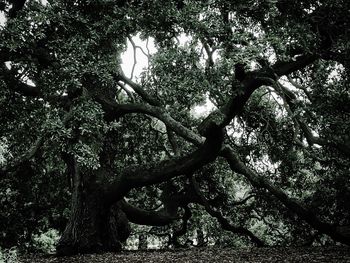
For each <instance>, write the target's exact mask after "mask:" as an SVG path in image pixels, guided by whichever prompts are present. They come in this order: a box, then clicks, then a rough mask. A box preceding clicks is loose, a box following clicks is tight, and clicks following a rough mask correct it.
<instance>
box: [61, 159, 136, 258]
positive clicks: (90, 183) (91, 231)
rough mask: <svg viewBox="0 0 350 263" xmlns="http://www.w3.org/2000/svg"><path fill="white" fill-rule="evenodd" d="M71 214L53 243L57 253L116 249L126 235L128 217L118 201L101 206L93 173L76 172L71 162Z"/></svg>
mask: <svg viewBox="0 0 350 263" xmlns="http://www.w3.org/2000/svg"><path fill="white" fill-rule="evenodd" d="M73 162H74V163H73V164H72V166H73V167H71V168H70V170H71V172H73V173H74V188H73V194H72V207H71V216H70V219H69V222H68V224H67V226H66V229H65V231H64V232H63V235H62V237H61V239H60V241H59V243H58V245H57V248H56V249H57V254H58V255H73V254H78V253H96V252H104V251H120V250H121V248H122V246H121V243H122V242H124V241H126V239H127V238H128V236H129V234H130V226H129V222H128V219H127V217H126V215H125V214H124V212H123V211H122V210H121V208H120V206H119V204H115V205H113V206H109V205H108V206H107V205H105V204H106V202H105V200H104V199H105V198H104V196H103V194H102V189H101V187H100V186H99V185H98V184H97V183H96V180H95V179H94V176H89V175H86V174H84V176H83V175H82V174H80V172H79V170H78V168H77V165H76V163H75V161H73Z"/></svg>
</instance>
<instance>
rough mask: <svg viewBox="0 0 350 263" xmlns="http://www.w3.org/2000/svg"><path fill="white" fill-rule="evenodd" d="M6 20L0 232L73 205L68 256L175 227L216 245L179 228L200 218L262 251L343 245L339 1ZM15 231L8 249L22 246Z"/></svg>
mask: <svg viewBox="0 0 350 263" xmlns="http://www.w3.org/2000/svg"><path fill="white" fill-rule="evenodd" d="M0 7H1V10H3V12H2V14H5V17H6V21H5V22H4V25H3V26H1V27H0V39H1V42H0V63H1V68H0V87H1V88H0V109H1V115H0V121H1V124H2V125H1V127H0V136H1V138H2V139H3V140H4V143H3V144H1V147H2V149H6V151H4V150H2V151H1V154H2V155H3V156H1V160H2V159H4V161H2V162H1V167H2V168H1V170H0V175H1V183H0V187H1V193H2V194H1V200H0V201H1V202H2V204H6V205H7V207H9V208H10V210H7V211H10V212H8V216H7V217H0V220H1V221H2V222H3V223H6V224H4V225H6V226H9V225H11V224H15V223H16V224H15V225H16V226H21V224H20V222H14V221H12V222H11V221H6V220H7V219H8V218H15V215H16V213H17V214H20V215H21V216H23V220H24V221H25V220H28V218H29V217H30V218H34V219H35V218H36V217H39V216H40V217H45V218H50V215H53V214H54V213H57V212H58V213H63V212H62V211H63V210H64V207H65V205H64V202H65V200H66V198H68V197H69V198H70V199H71V207H70V216H69V218H68V222H67V224H66V226H65V230H64V231H63V233H62V237H61V240H60V241H59V244H58V246H57V252H58V253H59V254H63V255H68V254H76V253H91V252H96V251H118V250H120V249H121V243H122V242H124V241H125V240H126V239H127V238H128V237H129V234H130V225H129V222H133V223H136V224H143V225H150V226H162V225H163V226H164V225H168V224H170V223H172V222H175V223H176V224H177V226H176V227H175V226H174V227H175V228H176V229H177V230H176V229H175V230H173V232H172V237H171V238H172V242H173V243H174V244H175V243H178V242H180V241H181V237H182V236H184V235H185V234H186V232H187V231H188V230H189V229H190V230H191V231H193V233H195V231H197V230H198V231H200V232H201V231H202V232H201V234H203V237H201V240H202V241H203V240H205V238H206V237H205V236H204V235H207V234H208V233H209V234H210V235H213V236H214V235H215V233H214V232H210V231H213V228H212V226H210V225H207V226H201V227H198V228H197V229H191V228H189V227H188V222H200V221H198V220H197V221H196V220H194V219H193V218H192V214H191V210H193V209H195V208H196V207H198V206H197V205H199V206H201V207H202V208H203V211H205V212H206V213H207V214H209V215H210V216H212V217H213V218H215V219H216V220H217V222H218V224H219V225H220V226H221V227H222V228H223V229H224V230H227V231H230V232H232V233H234V234H236V235H238V236H242V237H246V238H247V239H249V240H251V241H252V242H253V243H254V244H256V245H258V246H263V245H265V244H269V243H271V242H272V243H273V242H275V241H274V239H275V240H277V239H279V240H283V242H285V244H288V242H295V241H298V242H311V243H312V242H313V241H314V240H317V238H318V236H319V235H321V234H325V235H328V236H329V237H330V238H332V239H333V240H334V241H336V242H341V243H344V244H347V245H349V244H350V236H349V234H348V232H347V231H344V229H347V228H346V226H348V225H350V216H349V211H350V209H349V208H350V207H349V206H350V204H349V202H348V200H349V193H350V192H349V188H350V179H349V176H348V172H349V156H350V137H349V134H350V125H349V123H350V116H349V112H350V108H349V105H350V95H349V58H350V56H349V44H348V43H349V39H348V37H349V20H348V17H349V14H348V10H350V6H349V1H345V0H343V1H342V0H336V1H334V0H332V1H331V0H325V1H316V0H304V1H296V0H288V1H287V0H275V1H272V0H256V1H254V0H252V1H246V0H245V1H243V0H237V1H225V0H221V1H216V0H208V1H196V0H187V1H159V0H150V1H136V0H134V1H131V0H120V1H111V0H99V1H79V0H77V1H74V0H58V1H47V3H46V4H43V3H42V1H34V0H28V1H14V0H13V1H10V0H8V1H1V4H0ZM136 35H138V36H140V38H141V39H143V40H145V41H154V44H155V46H156V52H155V53H151V54H150V53H148V52H147V50H143V51H142V52H143V53H144V54H141V53H142V52H140V53H139V54H141V55H142V56H147V58H148V60H149V67H148V68H147V69H145V71H144V72H143V73H142V74H141V76H140V77H139V78H138V79H135V78H132V77H129V76H126V74H124V72H123V71H122V68H121V59H120V55H121V54H122V53H123V52H124V51H125V50H126V47H127V43H130V44H131V46H132V47H133V48H134V49H135V54H138V53H136V50H139V49H140V47H137V46H136V45H135V43H134V42H133V37H134V36H136ZM183 36H185V37H186V41H187V43H186V44H185V45H183V44H181V41H180V37H183ZM130 63H132V62H130ZM208 100H210V101H211V102H212V104H213V105H214V109H213V111H212V112H211V113H210V114H208V115H207V116H200V117H195V116H194V114H192V112H193V109H194V107H195V106H196V105H199V104H203V103H204V102H205V101H208ZM7 189H8V190H7ZM239 189H241V191H240V190H239ZM242 189H244V191H245V192H246V193H245V195H243V194H242V191H243V190H242ZM6 190H7V192H6ZM3 193H5V194H3ZM6 193H7V194H6ZM11 198H12V199H11ZM14 200H15V201H16V203H14V202H15V201H14ZM55 201H56V202H58V205H55ZM17 204H18V205H17ZM194 204H196V206H194ZM66 205H67V204H66ZM35 209H36V210H35ZM49 209H51V210H49ZM33 211H38V212H35V213H34V214H33ZM45 211H46V213H47V214H45ZM203 211H202V212H203ZM200 214H201V213H197V214H196V216H199V215H200ZM295 215H297V218H296V217H295ZM17 218H18V217H17ZM60 218H64V216H61V217H60ZM51 219H52V220H51ZM51 219H50V220H49V222H48V223H47V224H49V225H50V224H51V226H52V225H53V224H54V222H56V223H57V220H56V221H55V220H54V219H53V218H52V216H51ZM191 220H194V221H191ZM60 222H61V223H60V224H58V225H62V222H65V221H64V220H63V221H62V220H61V221H60ZM32 223H33V222H32ZM33 224H34V223H33ZM202 224H203V221H202ZM22 227H27V226H25V225H22ZM259 227H260V228H259ZM261 227H262V228H261ZM57 228H60V227H57ZM205 229H206V230H205ZM210 229H212V230H210ZM259 229H260V230H259ZM204 230H205V231H204ZM11 231H12V233H13V234H9V233H6V229H2V232H3V233H5V235H3V237H4V236H6V237H7V238H1V237H0V239H1V240H2V241H1V242H2V245H4V246H6V245H8V244H10V243H11V244H12V243H15V242H16V240H18V238H20V237H19V236H16V233H19V231H20V230H19V229H18V228H13V229H12V230H11ZM28 231H29V230H28ZM28 231H27V232H26V233H29V234H30V233H31V232H32V231H34V230H33V229H31V230H30V231H29V232H28ZM208 231H209V232H208ZM268 237H273V238H272V239H270V240H269V238H268ZM11 238H12V239H13V240H12V241H11V240H9V239H11ZM276 242H277V241H276Z"/></svg>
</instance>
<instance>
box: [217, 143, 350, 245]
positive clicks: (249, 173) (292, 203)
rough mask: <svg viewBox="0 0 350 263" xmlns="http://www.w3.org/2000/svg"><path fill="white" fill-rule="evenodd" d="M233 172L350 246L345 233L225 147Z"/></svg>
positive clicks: (314, 226) (222, 154)
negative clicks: (326, 221)
mask: <svg viewBox="0 0 350 263" xmlns="http://www.w3.org/2000/svg"><path fill="white" fill-rule="evenodd" d="M221 156H223V157H224V158H225V159H226V161H227V162H228V164H229V165H230V168H231V170H232V171H234V172H237V173H239V174H242V175H243V176H244V177H245V178H246V179H247V180H248V181H249V182H250V183H251V184H252V185H253V186H254V187H257V188H264V189H266V190H268V191H269V192H270V193H271V194H272V195H273V196H275V197H276V198H277V199H278V200H279V201H280V202H281V203H282V204H284V205H285V206H286V207H287V208H288V209H290V210H291V211H293V212H294V213H295V214H297V215H298V216H299V217H300V218H301V219H303V220H305V221H306V222H307V223H309V224H310V225H311V226H312V227H313V228H315V229H317V230H319V231H320V232H322V233H324V234H326V235H329V236H330V237H331V238H333V239H334V240H336V241H339V242H342V243H344V244H347V245H350V237H347V236H345V235H344V234H343V233H341V232H339V231H337V229H336V228H335V227H334V226H333V225H331V224H329V223H325V222H322V221H321V220H320V219H319V218H318V217H317V216H316V215H315V214H314V213H312V211H311V210H309V209H307V208H306V207H304V206H303V205H302V204H300V203H299V202H298V201H296V200H294V199H292V198H290V197H289V196H288V195H287V194H286V193H285V192H283V191H282V190H281V189H279V188H277V187H275V186H274V185H273V184H272V183H271V182H269V181H268V180H267V179H265V178H263V177H262V176H259V175H258V174H257V173H256V172H254V171H253V170H252V169H250V168H249V167H247V166H246V165H245V164H244V163H243V162H242V161H241V160H240V159H239V157H238V155H237V154H236V153H235V152H234V151H233V149H232V148H231V147H229V146H225V148H224V149H223V151H222V152H221Z"/></svg>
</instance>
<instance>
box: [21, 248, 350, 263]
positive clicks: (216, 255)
mask: <svg viewBox="0 0 350 263" xmlns="http://www.w3.org/2000/svg"><path fill="white" fill-rule="evenodd" d="M20 262H23V263H27V262H37V263H49V262H50V263H59V262H62V263H70V262H81V263H83V262H89V263H102V262H110V263H113V262H118V263H119V262H125V263H131V262H146V263H153V262H154V263H155V262H157V263H162V262H167V263H168V262H183V263H186V262H210V263H212V262H220V263H224V262H237V263H238V262H239V263H243V262H247V263H248V262H249V263H251V262H254V263H258V262H305V263H306V262H307V263H312V262H324V263H330V262H350V248H349V247H326V248H325V247H322V248H321V247H312V248H282V247H281V248H250V249H249V248H247V249H236V248H225V249H214V248H202V249H188V250H176V251H169V250H168V251H164V250H162V251H159V250H158V251H125V252H122V253H118V254H115V253H105V254H91V255H77V256H74V257H59V258H57V257H55V256H43V255H38V254H32V255H27V256H23V257H22V258H21V261H20Z"/></svg>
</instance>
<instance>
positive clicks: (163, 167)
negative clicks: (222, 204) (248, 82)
mask: <svg viewBox="0 0 350 263" xmlns="http://www.w3.org/2000/svg"><path fill="white" fill-rule="evenodd" d="M223 139H224V133H223V130H222V129H221V128H219V127H212V128H211V129H210V131H208V132H207V139H206V141H205V142H204V144H203V145H202V146H200V147H199V148H198V149H197V150H195V151H194V152H192V153H190V154H189V155H187V156H184V157H179V158H174V159H172V160H165V161H161V162H158V163H148V164H144V165H138V166H131V167H127V168H125V169H124V170H123V171H122V173H121V174H120V175H119V177H118V178H117V179H116V180H115V181H114V182H113V183H112V184H111V185H109V186H108V187H107V188H106V189H105V196H106V200H108V202H110V203H114V202H117V201H118V200H120V199H121V198H122V197H123V196H125V195H126V194H127V193H128V192H129V191H130V190H131V189H132V188H136V187H141V186H147V185H152V184H158V183H161V182H164V181H167V180H169V179H171V178H173V177H176V176H180V175H183V174H189V173H193V172H194V171H196V170H197V169H199V168H200V167H202V166H203V165H206V164H208V163H210V162H212V161H214V160H215V159H216V157H217V155H218V154H219V152H220V150H221V145H222V142H223Z"/></svg>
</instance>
